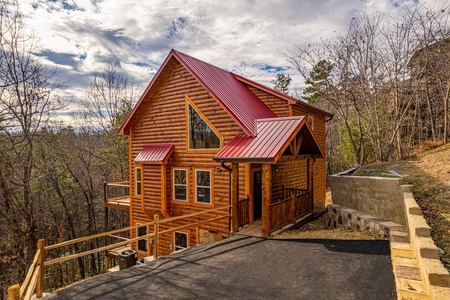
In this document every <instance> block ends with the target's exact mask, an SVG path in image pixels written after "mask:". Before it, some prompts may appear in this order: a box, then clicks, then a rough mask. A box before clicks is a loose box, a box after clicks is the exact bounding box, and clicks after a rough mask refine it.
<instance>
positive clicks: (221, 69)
mask: <svg viewBox="0 0 450 300" xmlns="http://www.w3.org/2000/svg"><path fill="white" fill-rule="evenodd" d="M173 52H174V54H176V56H177V55H180V54H181V55H184V56H187V57H189V58H190V59H195V60H196V61H199V62H201V63H204V64H206V65H208V66H211V67H214V68H216V69H219V70H220V71H223V72H227V73H229V74H233V73H232V72H231V71H227V70H225V69H223V68H221V67H218V66H216V65H213V64H211V63H209V62H206V61H204V60H201V59H198V58H196V57H193V56H191V55H189V54H186V53H184V52H181V51H178V50H175V49H173Z"/></svg>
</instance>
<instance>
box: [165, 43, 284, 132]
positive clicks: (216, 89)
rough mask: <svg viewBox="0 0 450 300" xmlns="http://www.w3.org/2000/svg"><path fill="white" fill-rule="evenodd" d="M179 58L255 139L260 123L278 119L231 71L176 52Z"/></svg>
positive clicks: (175, 54) (174, 52)
mask: <svg viewBox="0 0 450 300" xmlns="http://www.w3.org/2000/svg"><path fill="white" fill-rule="evenodd" d="M172 51H173V54H174V56H175V57H177V58H178V60H179V61H180V62H181V63H182V64H183V65H184V66H185V67H186V68H187V69H188V70H190V72H191V73H192V75H194V76H195V77H196V78H197V79H198V80H199V81H200V82H201V84H202V85H203V86H204V87H205V88H206V89H207V90H208V91H209V92H210V93H211V94H212V95H213V97H214V98H216V99H217V100H218V101H219V102H220V104H221V105H222V106H223V107H224V108H225V109H226V110H227V111H228V112H229V113H230V114H231V115H232V117H233V118H234V119H235V120H236V121H237V122H238V123H239V125H241V128H242V129H243V130H244V131H245V132H246V133H247V134H248V135H251V136H255V135H256V120H257V119H263V118H275V117H276V115H275V114H274V113H273V112H272V111H271V110H270V108H268V107H267V106H266V105H265V104H264V103H263V102H262V101H261V100H259V99H258V97H256V96H255V94H253V93H252V92H251V91H250V90H249V89H248V88H247V87H246V86H245V85H244V84H243V83H242V82H240V81H239V80H237V79H236V78H235V77H234V75H233V74H232V73H230V72H228V71H225V70H223V69H220V68H218V67H216V66H213V65H211V64H208V63H206V62H203V61H201V60H198V59H196V58H194V57H191V56H189V55H186V54H184V53H181V52H178V51H175V50H172Z"/></svg>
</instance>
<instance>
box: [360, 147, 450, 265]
mask: <svg viewBox="0 0 450 300" xmlns="http://www.w3.org/2000/svg"><path fill="white" fill-rule="evenodd" d="M364 168H370V169H380V170H381V171H387V170H394V171H396V172H398V173H400V174H403V175H408V176H407V177H406V178H405V183H408V184H413V185H414V197H415V198H416V200H417V202H418V203H419V205H420V207H421V208H422V211H423V214H424V216H425V218H426V220H427V222H428V224H429V225H430V227H431V228H432V236H433V240H434V242H435V243H436V245H437V246H438V247H439V248H441V249H442V250H443V251H444V252H445V253H444V254H443V262H444V264H445V266H446V268H447V269H449V270H450V144H447V145H444V146H441V147H438V148H434V149H431V150H428V151H425V152H424V153H422V154H419V155H417V156H416V157H414V158H410V159H407V160H399V161H393V162H389V163H382V164H370V165H365V166H364Z"/></svg>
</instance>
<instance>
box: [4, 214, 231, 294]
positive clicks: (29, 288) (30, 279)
mask: <svg viewBox="0 0 450 300" xmlns="http://www.w3.org/2000/svg"><path fill="white" fill-rule="evenodd" d="M229 208H230V206H229V205H226V206H223V207H219V208H214V209H208V210H205V211H202V212H198V213H192V214H188V215H183V216H178V217H173V218H167V219H163V220H161V221H160V220H159V215H158V214H156V215H155V216H154V221H153V222H148V223H145V224H139V225H135V226H128V227H126V228H122V229H116V230H112V231H108V232H105V233H99V234H94V235H90V236H87V237H82V238H77V239H74V240H69V241H65V242H62V243H58V244H55V245H50V246H47V247H45V240H43V239H41V240H39V242H38V250H37V252H36V254H35V256H34V259H33V262H32V264H31V267H30V269H29V270H28V273H27V276H26V278H25V280H24V282H23V284H22V286H20V285H18V284H16V285H13V286H11V287H9V288H8V299H9V300H20V299H21V298H23V299H26V300H28V299H31V296H32V295H33V293H34V291H36V297H37V298H41V297H42V292H43V284H44V282H43V279H44V267H45V266H49V265H53V264H56V263H61V262H64V261H67V260H70V259H74V258H78V257H82V256H86V255H91V254H94V253H98V252H101V251H106V250H110V249H115V248H117V247H120V246H125V245H128V244H131V243H133V242H137V241H139V240H143V239H147V238H151V237H154V240H155V241H154V242H155V247H156V248H155V249H156V250H155V257H156V258H157V257H158V254H157V253H158V252H157V248H158V246H159V242H158V240H159V235H161V234H167V233H171V232H175V231H179V230H183V229H187V228H192V227H198V226H200V225H203V224H207V223H211V222H215V221H218V220H221V219H225V218H229V217H230V214H229V213H228V212H227V213H226V214H224V215H222V216H220V215H219V216H218V217H214V218H210V219H207V220H203V221H198V222H195V223H190V224H187V225H183V226H178V227H176V228H172V229H166V230H163V231H159V225H160V224H162V223H169V222H172V221H175V220H179V219H183V218H189V217H195V216H198V215H202V214H206V213H211V212H218V211H221V210H228V209H229ZM149 225H154V230H155V232H153V233H149V234H146V235H143V236H138V237H136V238H132V239H127V238H124V237H121V236H116V235H113V234H114V233H119V232H123V231H127V230H131V229H134V228H139V227H143V226H149ZM104 236H111V237H113V238H117V239H122V240H123V241H122V242H118V243H114V244H111V245H107V246H103V247H99V248H96V249H91V250H88V251H84V252H80V253H74V254H71V255H67V256H63V257H59V258H56V259H51V260H48V261H44V254H45V251H48V250H53V249H57V248H61V247H64V246H68V245H72V244H75V243H79V242H85V241H88V240H92V239H95V238H100V237H104ZM24 294H25V296H24Z"/></svg>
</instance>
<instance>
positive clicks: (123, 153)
mask: <svg viewBox="0 0 450 300" xmlns="http://www.w3.org/2000/svg"><path fill="white" fill-rule="evenodd" d="M118 68H119V65H118V64H117V63H113V62H109V63H108V64H107V65H106V68H105V70H104V71H103V72H102V73H100V74H99V75H96V76H95V77H94V79H93V80H92V82H91V84H90V86H89V88H88V89H87V91H86V94H85V97H84V99H83V102H82V104H83V107H84V110H83V112H82V115H83V117H84V119H85V120H87V123H88V124H90V126H91V127H92V128H93V129H94V131H100V132H101V133H103V134H105V135H106V136H107V141H108V146H107V147H104V148H103V150H102V152H101V157H102V158H103V159H104V160H105V161H106V162H107V163H108V164H110V165H112V166H114V168H115V169H116V170H117V171H118V173H119V174H118V176H117V177H118V178H120V180H124V179H125V178H127V176H128V172H127V171H128V159H127V158H128V138H127V137H124V136H119V135H118V134H117V132H118V130H119V128H120V126H121V125H122V123H123V122H124V121H125V118H126V117H127V116H128V115H129V113H130V112H131V109H132V105H133V101H134V100H135V97H136V83H135V81H134V80H133V79H132V78H130V77H128V76H127V75H123V74H121V73H120V72H119V71H118Z"/></svg>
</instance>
